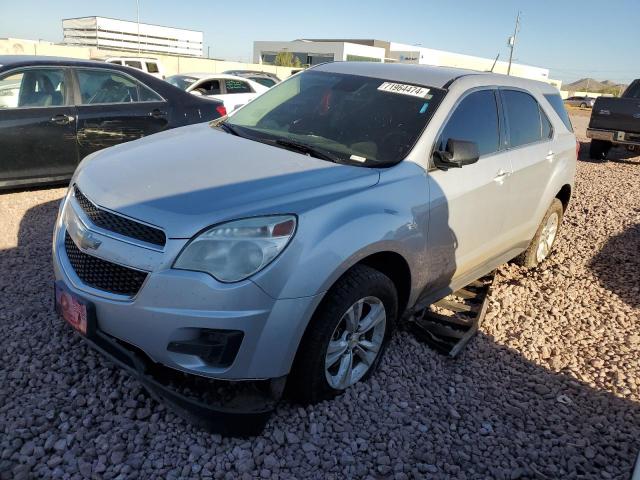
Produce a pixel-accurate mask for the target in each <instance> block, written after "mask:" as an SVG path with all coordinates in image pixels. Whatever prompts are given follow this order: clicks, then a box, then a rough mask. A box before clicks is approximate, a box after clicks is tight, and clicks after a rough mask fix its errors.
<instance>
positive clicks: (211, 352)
mask: <svg viewBox="0 0 640 480" xmlns="http://www.w3.org/2000/svg"><path fill="white" fill-rule="evenodd" d="M199 332H200V333H199V335H198V337H196V338H194V339H191V340H178V341H173V342H169V345H167V350H169V351H170V352H174V353H182V354H184V355H194V356H196V357H199V358H200V359H202V361H203V362H205V363H207V364H209V365H212V366H215V367H222V368H224V367H228V366H230V365H231V364H232V363H233V361H234V360H235V358H236V355H237V354H238V350H239V349H240V344H241V343H242V339H243V337H244V333H243V332H241V331H240V330H211V329H204V328H203V329H199Z"/></svg>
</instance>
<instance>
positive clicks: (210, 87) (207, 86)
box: [196, 80, 220, 95]
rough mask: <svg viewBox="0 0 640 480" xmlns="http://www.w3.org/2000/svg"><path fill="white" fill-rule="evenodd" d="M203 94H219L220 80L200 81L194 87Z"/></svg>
mask: <svg viewBox="0 0 640 480" xmlns="http://www.w3.org/2000/svg"><path fill="white" fill-rule="evenodd" d="M196 90H198V91H199V92H200V93H202V94H203V95H219V94H220V80H208V81H206V82H202V83H200V84H199V85H198V87H197V88H196Z"/></svg>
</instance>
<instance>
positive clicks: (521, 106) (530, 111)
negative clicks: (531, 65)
mask: <svg viewBox="0 0 640 480" xmlns="http://www.w3.org/2000/svg"><path fill="white" fill-rule="evenodd" d="M502 98H503V99H504V103H505V111H506V113H507V121H508V122H509V144H510V145H511V147H512V148H513V147H519V146H521V145H527V144H529V143H533V142H538V141H540V140H541V139H542V126H541V122H540V106H539V105H538V102H536V99H535V98H533V97H532V96H531V95H529V94H528V93H525V92H520V91H517V90H502Z"/></svg>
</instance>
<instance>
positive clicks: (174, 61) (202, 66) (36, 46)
mask: <svg viewBox="0 0 640 480" xmlns="http://www.w3.org/2000/svg"><path fill="white" fill-rule="evenodd" d="M0 55H47V56H53V57H68V58H79V59H85V60H102V59H105V58H107V57H114V56H119V55H120V56H127V57H131V56H137V52H136V53H132V52H131V51H118V50H113V49H109V50H103V49H100V48H96V47H80V46H72V45H64V44H58V43H52V42H44V41H34V40H23V39H17V38H0ZM142 56H144V57H149V56H151V57H153V58H157V59H158V60H159V61H160V62H161V63H162V66H163V68H164V72H165V74H166V75H167V76H168V75H174V74H176V73H189V72H211V73H220V72H224V71H225V70H261V71H264V72H271V73H275V74H276V75H278V77H280V78H286V77H288V76H289V75H291V70H292V69H291V68H288V67H275V66H271V65H255V64H252V63H242V62H227V61H222V60H212V59H208V58H201V57H192V56H179V55H162V54H153V55H149V54H144V53H143V54H142Z"/></svg>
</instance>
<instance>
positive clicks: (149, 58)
mask: <svg viewBox="0 0 640 480" xmlns="http://www.w3.org/2000/svg"><path fill="white" fill-rule="evenodd" d="M108 60H144V61H145V62H147V61H149V60H151V61H153V62H157V61H158V59H157V58H153V57H106V58H105V59H104V61H105V62H106V61H108Z"/></svg>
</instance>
